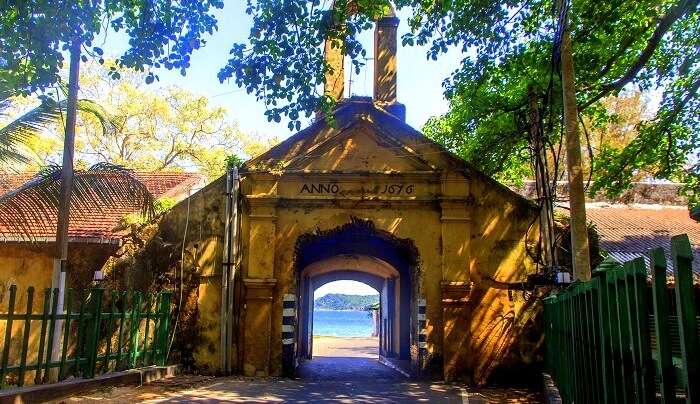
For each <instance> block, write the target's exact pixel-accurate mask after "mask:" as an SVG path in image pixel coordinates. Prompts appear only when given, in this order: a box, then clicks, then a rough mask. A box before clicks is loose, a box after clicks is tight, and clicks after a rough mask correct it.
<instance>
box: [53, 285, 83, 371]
mask: <svg viewBox="0 0 700 404" xmlns="http://www.w3.org/2000/svg"><path fill="white" fill-rule="evenodd" d="M72 304H73V289H68V294H67V296H66V305H65V306H64V307H65V310H66V314H65V319H64V320H63V343H62V344H61V359H60V361H59V363H60V365H59V369H58V380H63V379H64V377H65V374H66V355H67V354H68V338H70V323H71V317H72V316H71V310H72V309H71V306H72ZM76 345H78V344H76Z"/></svg>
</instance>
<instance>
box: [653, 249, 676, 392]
mask: <svg viewBox="0 0 700 404" xmlns="http://www.w3.org/2000/svg"><path fill="white" fill-rule="evenodd" d="M667 267H668V265H667V264H666V256H665V255H664V250H663V249H662V248H660V247H659V248H655V249H653V250H652V251H651V268H652V271H654V279H653V282H652V285H651V288H652V296H653V304H654V333H655V335H656V373H657V374H658V375H659V384H660V387H661V389H660V390H661V402H662V403H664V404H666V403H673V402H675V401H676V393H675V392H674V388H673V387H674V381H673V379H674V376H675V369H674V367H673V360H672V358H671V341H670V339H669V332H670V330H671V328H670V326H669V324H668V317H669V315H670V313H669V309H668V307H669V306H668V292H667V290H668V287H667V286H666V270H667Z"/></svg>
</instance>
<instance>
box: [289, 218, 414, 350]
mask: <svg viewBox="0 0 700 404" xmlns="http://www.w3.org/2000/svg"><path fill="white" fill-rule="evenodd" d="M417 259H418V254H417V250H416V249H415V247H413V244H412V243H411V242H410V241H409V240H403V239H399V238H396V237H395V236H393V235H391V234H390V233H388V232H382V231H378V230H376V229H375V228H374V225H373V224H372V222H369V221H363V220H359V219H353V220H352V222H351V223H348V224H346V225H344V226H341V227H339V228H336V229H333V230H330V231H327V232H320V231H317V232H316V233H314V234H306V235H303V236H301V237H300V238H299V240H298V241H297V248H296V262H295V263H296V271H297V294H298V296H297V298H298V302H299V312H298V332H297V352H296V356H297V358H299V359H302V360H303V359H311V358H312V357H313V334H314V330H313V321H314V313H313V309H314V292H315V291H316V290H317V289H318V288H319V287H322V286H323V285H326V284H328V283H330V282H334V281H338V280H351V281H357V282H361V283H364V284H366V285H368V286H370V287H371V288H373V289H374V290H376V291H377V292H378V293H379V302H380V304H379V312H378V317H379V318H378V320H379V321H378V323H379V326H378V328H379V330H378V331H379V332H378V334H379V335H378V337H379V341H378V345H379V346H378V353H379V355H380V356H382V357H386V358H395V359H398V360H410V357H411V354H410V343H411V338H412V335H411V330H412V329H413V328H414V327H411V324H412V317H411V308H412V307H413V304H412V302H413V301H414V296H413V283H414V282H413V278H414V275H413V274H414V271H415V270H416V267H417Z"/></svg>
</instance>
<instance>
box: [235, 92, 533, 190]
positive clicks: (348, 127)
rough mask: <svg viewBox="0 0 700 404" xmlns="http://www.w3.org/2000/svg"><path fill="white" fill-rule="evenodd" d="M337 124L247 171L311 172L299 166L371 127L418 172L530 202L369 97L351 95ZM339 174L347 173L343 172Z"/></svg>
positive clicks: (303, 136)
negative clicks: (458, 177) (473, 181)
mask: <svg viewBox="0 0 700 404" xmlns="http://www.w3.org/2000/svg"><path fill="white" fill-rule="evenodd" d="M333 115H334V119H335V122H334V124H333V126H331V125H329V124H328V121H327V119H325V118H324V117H321V118H319V119H316V120H315V121H314V122H313V123H312V124H311V125H310V126H309V127H307V128H305V129H303V130H301V131H299V132H297V133H296V134H294V135H292V136H291V137H289V138H287V139H286V140H285V141H283V142H281V143H279V144H278V145H276V146H274V147H273V148H271V149H270V150H268V151H267V152H265V153H263V154H261V155H260V156H258V157H256V158H254V159H252V160H249V161H247V162H246V163H245V164H244V166H243V170H242V172H246V171H247V172H260V171H262V172H285V171H306V170H304V169H300V167H299V166H300V164H299V163H300V162H303V161H305V160H309V159H313V158H314V157H317V156H318V155H319V153H320V152H321V151H323V150H324V149H326V148H329V147H333V146H335V145H337V142H338V141H340V140H342V139H343V138H344V137H345V136H349V135H350V134H351V133H352V132H353V131H352V129H353V128H357V127H359V126H363V125H364V126H369V127H371V129H372V130H373V131H374V132H376V133H377V136H378V137H379V138H380V141H381V142H382V144H381V145H380V147H387V148H391V149H392V150H394V151H395V152H396V153H399V154H400V156H401V157H402V158H406V159H409V160H411V161H413V162H414V166H415V170H416V171H457V172H462V173H463V174H464V175H465V176H466V177H467V178H472V177H473V178H479V179H480V180H482V181H484V182H486V183H488V184H489V185H491V186H493V187H495V188H498V189H499V190H500V191H501V192H504V193H506V194H508V195H509V196H510V197H511V198H513V199H516V200H518V201H520V202H524V203H528V204H529V201H528V200H527V199H526V198H524V197H522V196H521V195H519V194H517V193H516V192H513V191H512V190H510V189H509V188H507V187H506V186H504V185H502V184H501V183H499V182H498V181H496V180H494V179H492V178H490V177H488V176H486V175H485V174H483V173H481V172H480V171H478V170H476V169H475V168H474V167H472V166H471V165H470V164H468V163H467V162H466V161H464V160H463V159H461V158H460V157H458V156H456V155H455V154H453V153H452V152H450V151H449V150H447V149H446V148H445V147H443V146H442V145H440V144H438V143H437V142H435V141H433V140H431V139H429V138H428V137H426V136H425V135H424V134H423V133H421V132H419V131H417V130H416V129H414V128H412V127H411V126H410V125H408V124H406V122H404V121H403V120H401V119H399V118H397V117H396V116H394V115H393V114H391V113H390V112H389V111H387V110H385V109H383V108H380V107H379V106H377V105H376V104H375V103H374V102H372V99H371V98H370V97H352V98H349V99H345V100H343V101H341V102H339V103H338V105H337V108H336V109H335V111H334V112H333ZM339 171H343V170H342V169H341V170H339Z"/></svg>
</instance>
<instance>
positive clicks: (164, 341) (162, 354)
mask: <svg viewBox="0 0 700 404" xmlns="http://www.w3.org/2000/svg"><path fill="white" fill-rule="evenodd" d="M172 295H173V294H172V292H161V293H160V302H159V305H158V306H159V307H158V316H159V317H160V327H158V336H157V337H158V340H157V344H158V357H157V359H156V365H158V366H165V363H166V361H167V360H168V334H169V329H170V301H171V299H172Z"/></svg>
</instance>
